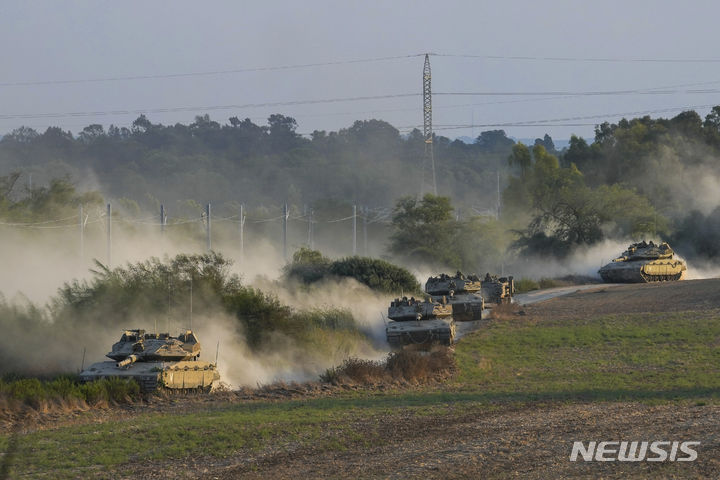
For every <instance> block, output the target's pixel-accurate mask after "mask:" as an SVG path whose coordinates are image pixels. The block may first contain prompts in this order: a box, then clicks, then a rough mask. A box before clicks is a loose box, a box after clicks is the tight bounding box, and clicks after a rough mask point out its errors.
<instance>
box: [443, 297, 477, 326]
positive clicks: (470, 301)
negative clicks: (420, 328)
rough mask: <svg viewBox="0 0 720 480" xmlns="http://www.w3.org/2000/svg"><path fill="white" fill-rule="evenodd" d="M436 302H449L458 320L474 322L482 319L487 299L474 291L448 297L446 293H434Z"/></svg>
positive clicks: (450, 309) (448, 304)
mask: <svg viewBox="0 0 720 480" xmlns="http://www.w3.org/2000/svg"><path fill="white" fill-rule="evenodd" d="M432 299H433V300H435V301H436V302H443V301H445V302H447V307H448V309H449V311H450V314H452V318H453V320H455V321H456V322H473V321H475V320H482V312H483V309H484V308H485V301H484V300H483V297H482V296H481V295H477V294H474V293H468V294H460V295H453V296H452V297H450V298H448V297H447V296H445V295H433V296H432Z"/></svg>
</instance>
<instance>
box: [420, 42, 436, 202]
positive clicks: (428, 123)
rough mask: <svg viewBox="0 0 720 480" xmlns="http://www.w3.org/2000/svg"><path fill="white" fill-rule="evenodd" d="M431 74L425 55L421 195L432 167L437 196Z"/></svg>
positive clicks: (432, 187) (432, 177) (428, 59)
mask: <svg viewBox="0 0 720 480" xmlns="http://www.w3.org/2000/svg"><path fill="white" fill-rule="evenodd" d="M430 80H431V74H430V55H429V54H425V65H424V66H423V137H424V139H425V154H424V158H423V169H422V175H423V178H422V185H421V193H423V194H424V193H425V170H426V169H427V168H428V166H429V167H430V176H431V178H430V181H432V184H431V190H432V193H433V195H437V182H436V179H435V153H434V151H433V130H432V89H431V81H430Z"/></svg>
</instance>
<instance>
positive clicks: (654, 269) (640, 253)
mask: <svg viewBox="0 0 720 480" xmlns="http://www.w3.org/2000/svg"><path fill="white" fill-rule="evenodd" d="M686 271H687V266H686V265H685V262H683V261H682V260H680V259H679V258H675V252H674V251H673V249H672V248H670V245H668V244H667V243H666V242H662V243H660V244H655V243H654V242H653V241H650V242H646V241H644V240H643V241H642V242H638V243H633V244H631V245H630V246H629V247H628V248H627V250H625V251H624V252H623V253H622V255H620V256H619V257H618V258H616V259H614V260H613V261H612V262H610V263H608V264H607V265H605V266H603V267H602V268H601V269H600V270H598V273H599V274H600V276H601V277H602V279H603V281H605V282H608V283H643V282H665V281H676V280H682V278H683V277H684V275H685V272H686Z"/></svg>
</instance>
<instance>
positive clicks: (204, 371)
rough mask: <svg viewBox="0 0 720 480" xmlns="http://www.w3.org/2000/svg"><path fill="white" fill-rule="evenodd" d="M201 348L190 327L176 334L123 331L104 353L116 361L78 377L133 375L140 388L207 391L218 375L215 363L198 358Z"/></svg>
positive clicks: (100, 363) (89, 378)
mask: <svg viewBox="0 0 720 480" xmlns="http://www.w3.org/2000/svg"><path fill="white" fill-rule="evenodd" d="M200 350H201V347H200V342H198V340H197V337H196V336H195V334H194V333H193V331H192V330H185V331H184V332H183V333H181V334H180V335H178V336H177V337H172V336H170V334H169V333H145V330H140V329H135V330H125V332H124V333H123V334H122V336H121V337H120V340H119V341H118V342H116V343H115V344H113V346H112V349H111V351H110V352H109V353H108V354H107V357H108V358H111V359H113V360H115V361H114V362H98V363H95V364H93V365H91V366H90V367H88V368H87V369H85V370H83V371H82V372H81V373H80V379H81V380H83V381H92V380H97V379H100V378H108V377H123V378H133V379H135V380H136V381H137V382H138V384H139V385H140V388H141V389H142V390H143V391H152V390H155V389H156V388H158V387H160V386H162V387H164V388H168V389H182V390H194V389H198V390H203V391H209V390H210V389H211V388H212V385H213V383H214V382H215V381H217V380H219V379H220V375H219V374H218V371H217V366H216V365H215V364H212V363H209V362H202V361H199V360H198V357H199V356H200Z"/></svg>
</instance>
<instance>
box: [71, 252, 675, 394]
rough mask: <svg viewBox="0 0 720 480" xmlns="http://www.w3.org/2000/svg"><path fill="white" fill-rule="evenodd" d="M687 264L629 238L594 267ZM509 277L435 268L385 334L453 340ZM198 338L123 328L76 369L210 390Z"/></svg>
mask: <svg viewBox="0 0 720 480" xmlns="http://www.w3.org/2000/svg"><path fill="white" fill-rule="evenodd" d="M686 270H687V267H686V265H685V263H684V262H683V261H682V260H680V259H678V258H675V256H674V252H673V250H672V249H671V248H670V246H669V245H668V244H667V243H665V242H663V243H660V244H659V245H656V244H655V243H653V242H652V241H651V242H645V241H642V242H639V243H633V244H631V245H630V246H629V247H628V249H627V250H626V251H625V252H623V253H622V255H621V256H620V257H618V258H616V259H614V260H613V261H612V262H610V263H608V264H607V265H605V266H603V267H602V268H601V269H600V270H599V271H598V273H599V274H600V276H601V278H602V279H603V281H605V282H612V283H639V282H660V281H675V280H681V279H682V278H683V276H684V274H685V272H686ZM514 293H515V282H514V280H513V277H512V276H507V277H498V276H494V275H490V274H489V273H488V274H486V275H485V277H483V278H482V279H481V278H480V277H478V276H477V275H467V276H465V275H463V274H462V273H461V272H457V273H456V274H455V275H454V276H450V275H447V274H445V273H441V274H440V275H438V276H434V277H430V278H428V280H427V282H426V283H425V289H424V298H423V299H416V298H414V297H411V298H407V297H402V298H396V299H395V300H393V301H392V302H391V303H390V306H389V307H388V318H389V322H388V323H387V326H386V329H385V333H386V338H387V342H388V343H389V344H390V346H391V347H393V348H402V347H404V346H407V345H424V346H427V345H433V344H442V345H452V344H453V343H454V342H455V333H456V327H455V322H476V321H480V320H482V319H483V315H484V312H485V311H486V309H487V308H492V305H499V304H503V303H510V302H512V299H513V295H514ZM200 349H201V347H200V343H199V342H198V340H197V337H196V336H195V334H194V333H193V332H192V330H186V331H185V332H183V333H181V334H180V335H178V336H177V337H171V336H170V335H169V334H168V333H146V332H145V331H144V330H126V331H125V332H124V333H123V335H122V338H121V339H120V341H118V342H117V343H115V344H114V345H113V346H112V350H111V351H110V352H109V353H108V354H107V357H109V358H111V359H112V360H113V361H111V362H108V361H105V362H98V363H95V364H93V365H91V366H90V367H88V368H87V369H85V370H83V371H82V372H81V373H80V379H81V380H83V381H92V380H97V379H101V378H109V377H120V378H132V379H135V380H136V381H137V383H138V384H139V385H140V388H141V390H143V391H146V392H148V391H153V390H156V389H157V388H160V387H162V388H166V389H170V390H198V391H205V392H207V391H210V389H211V388H212V386H213V384H215V383H216V382H217V381H218V380H219V379H220V375H219V373H218V370H217V361H216V363H214V364H213V363H209V362H203V361H199V360H198V357H199V356H200Z"/></svg>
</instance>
